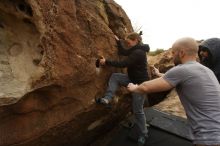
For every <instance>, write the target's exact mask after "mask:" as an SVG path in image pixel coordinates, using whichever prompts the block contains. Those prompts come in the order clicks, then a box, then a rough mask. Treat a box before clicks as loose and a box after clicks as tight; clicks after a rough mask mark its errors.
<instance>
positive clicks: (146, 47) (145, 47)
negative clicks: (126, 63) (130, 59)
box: [129, 44, 150, 52]
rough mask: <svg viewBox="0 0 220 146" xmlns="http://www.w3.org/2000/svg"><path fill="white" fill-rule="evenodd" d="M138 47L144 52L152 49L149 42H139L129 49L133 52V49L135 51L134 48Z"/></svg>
mask: <svg viewBox="0 0 220 146" xmlns="http://www.w3.org/2000/svg"><path fill="white" fill-rule="evenodd" d="M136 49H140V50H142V51H144V52H149V51H150V47H149V45H148V44H137V45H135V46H133V47H131V48H130V49H129V51H131V52H132V51H134V50H136Z"/></svg>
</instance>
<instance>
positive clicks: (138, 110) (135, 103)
mask: <svg viewBox="0 0 220 146" xmlns="http://www.w3.org/2000/svg"><path fill="white" fill-rule="evenodd" d="M129 83H131V81H130V79H129V78H128V76H127V75H126V74H122V73H113V74H112V75H111V77H110V79H109V82H108V88H107V91H106V92H105V95H104V98H106V99H108V100H109V101H111V100H112V97H113V96H114V95H115V92H116V90H117V89H118V87H119V86H125V87H127V85H128V84H129ZM144 100H145V95H143V94H139V93H132V110H133V113H134V116H135V124H137V126H138V127H139V128H140V131H141V133H140V135H147V133H148V130H147V128H146V126H145V123H146V117H145V114H144V108H143V106H144Z"/></svg>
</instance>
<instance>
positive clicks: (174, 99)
mask: <svg viewBox="0 0 220 146" xmlns="http://www.w3.org/2000/svg"><path fill="white" fill-rule="evenodd" d="M148 58H149V60H148V62H149V65H150V66H153V65H154V66H155V67H157V68H158V69H159V70H160V72H162V73H165V72H166V71H167V70H169V69H170V68H172V67H174V64H173V58H172V53H171V51H170V50H167V51H165V52H163V53H161V54H159V55H156V56H149V57H148ZM167 93H168V94H167ZM161 94H162V93H159V95H161ZM162 95H163V96H162V97H161V98H160V99H164V100H163V101H162V102H160V101H161V100H159V99H158V98H157V99H156V100H159V102H157V103H158V104H157V105H154V108H156V109H158V110H160V111H163V112H166V113H169V114H172V115H175V116H180V117H183V118H186V114H185V111H184V108H183V106H182V104H181V102H180V100H179V96H178V95H177V93H176V90H175V89H173V90H172V91H171V92H166V94H162ZM154 96H157V97H158V95H157V94H156V95H154ZM164 96H165V98H164Z"/></svg>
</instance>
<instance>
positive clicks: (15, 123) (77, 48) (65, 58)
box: [0, 0, 132, 146]
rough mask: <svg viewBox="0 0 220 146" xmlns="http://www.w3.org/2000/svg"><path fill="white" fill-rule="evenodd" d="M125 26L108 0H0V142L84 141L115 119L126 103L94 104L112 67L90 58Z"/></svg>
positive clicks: (112, 53) (109, 50)
mask: <svg viewBox="0 0 220 146" xmlns="http://www.w3.org/2000/svg"><path fill="white" fill-rule="evenodd" d="M131 31H132V26H131V23H130V20H129V19H128V17H127V15H126V14H125V12H124V11H123V10H122V8H121V7H120V6H119V5H117V4H116V3H115V2H114V1H112V0H93V1H90V0H65V1H63V0H62V1H61V0H60V1H51V0H43V1H35V0H1V2H0V146H5V145H14V144H16V145H27V146H31V145H36V146H39V145H41V146H43V145H45V146H47V145H48V146H51V145H53V146H55V145H65V144H70V143H74V144H77V143H78V145H87V144H88V143H89V142H91V141H93V140H94V137H95V136H96V137H97V136H98V135H100V134H102V132H103V127H105V128H104V130H107V129H108V128H109V127H111V126H113V125H114V124H115V123H117V121H119V120H120V119H121V118H122V117H123V116H122V115H126V111H128V109H129V108H128V104H124V103H123V102H120V101H119V103H117V104H116V105H115V106H116V107H113V109H112V110H106V109H103V108H102V107H97V106H95V105H94V100H93V99H94V98H95V97H97V96H101V95H102V94H103V92H104V89H105V87H106V83H107V81H108V78H109V76H110V74H111V73H112V72H113V71H115V70H114V68H104V69H102V70H101V72H100V74H97V72H96V68H95V60H96V58H97V57H99V56H102V55H104V56H106V57H111V58H115V59H117V58H118V57H117V49H116V48H115V45H116V43H115V39H114V35H115V34H116V35H118V36H119V37H120V38H123V37H124V36H125V34H126V33H127V32H131ZM109 122H110V123H111V124H109ZM106 123H108V124H107V128H106V125H105V124H106ZM99 127H102V128H99ZM97 130H98V131H99V133H97ZM82 137H83V138H86V140H85V139H83V140H80V139H81V138H82Z"/></svg>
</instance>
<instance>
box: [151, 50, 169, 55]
mask: <svg viewBox="0 0 220 146" xmlns="http://www.w3.org/2000/svg"><path fill="white" fill-rule="evenodd" d="M164 51H165V50H164V49H157V50H155V51H150V52H149V53H148V55H150V56H156V55H158V54H160V53H162V52H164Z"/></svg>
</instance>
